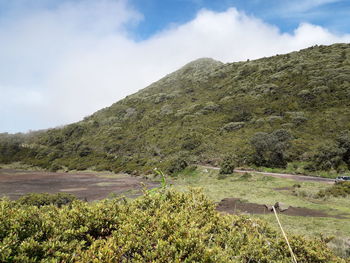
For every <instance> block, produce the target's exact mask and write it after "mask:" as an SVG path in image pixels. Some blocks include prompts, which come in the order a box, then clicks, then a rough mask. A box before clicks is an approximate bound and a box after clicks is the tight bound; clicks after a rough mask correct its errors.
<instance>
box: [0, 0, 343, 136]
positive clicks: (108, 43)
mask: <svg viewBox="0 0 350 263" xmlns="http://www.w3.org/2000/svg"><path fill="white" fill-rule="evenodd" d="M339 42H342V43H350V1H349V0H0V133H1V132H9V133H16V132H28V131H30V130H38V129H47V128H53V127H57V126H60V125H65V124H68V123H71V122H75V121H79V120H81V119H83V118H84V117H86V116H88V115H90V114H92V113H94V112H95V111H97V110H99V109H101V108H104V107H107V106H110V105H111V104H112V103H114V102H116V101H118V100H120V99H122V98H124V97H125V96H127V95H130V94H132V93H134V92H136V91H138V90H140V89H142V88H144V87H146V86H147V85H149V84H151V83H152V82H154V81H157V80H159V79H160V78H162V77H163V76H165V75H166V74H168V73H171V72H172V71H174V70H176V69H178V68H180V67H181V66H183V65H185V64H186V63H188V62H190V61H192V60H194V59H197V58H201V57H211V58H214V59H217V60H220V61H222V62H235V61H241V60H247V59H256V58H260V57H266V56H272V55H275V54H282V53H288V52H291V51H295V50H300V49H302V48H306V47H309V46H312V45H316V44H332V43H339Z"/></svg>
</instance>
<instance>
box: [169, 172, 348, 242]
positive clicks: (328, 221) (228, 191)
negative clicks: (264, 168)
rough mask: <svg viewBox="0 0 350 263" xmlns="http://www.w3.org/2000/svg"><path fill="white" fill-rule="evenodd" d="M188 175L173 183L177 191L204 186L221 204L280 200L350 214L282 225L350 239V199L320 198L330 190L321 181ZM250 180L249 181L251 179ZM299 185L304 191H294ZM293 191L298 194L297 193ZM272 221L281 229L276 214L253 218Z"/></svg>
mask: <svg viewBox="0 0 350 263" xmlns="http://www.w3.org/2000/svg"><path fill="white" fill-rule="evenodd" d="M185 173H186V174H185V175H183V174H179V175H178V177H177V179H176V180H175V181H174V182H173V183H174V187H175V188H176V189H179V190H182V191H185V190H186V189H188V187H201V188H203V189H204V192H205V194H207V195H208V196H209V197H210V198H211V199H212V200H214V201H216V202H219V201H220V200H222V199H223V198H227V197H236V198H241V199H242V200H244V201H248V202H252V203H259V204H270V205H273V204H275V203H276V202H277V201H279V202H282V203H286V204H288V205H290V206H293V207H305V208H310V209H316V210H322V211H324V212H326V213H328V214H330V215H339V214H349V216H348V219H337V218H319V217H299V216H287V215H281V221H282V224H283V225H284V226H285V228H286V230H287V231H289V232H292V233H296V234H304V235H306V236H320V234H323V235H326V236H337V237H339V238H350V227H349V224H348V222H349V220H350V199H349V198H334V197H330V198H325V199H317V198H314V195H316V193H317V192H318V191H319V190H322V189H326V188H327V187H329V186H330V185H329V184H325V183H319V182H300V181H295V180H292V179H285V178H275V177H271V176H264V175H258V174H252V177H250V178H249V176H243V175H242V174H237V173H235V174H232V175H229V176H227V177H226V178H224V179H219V175H218V171H217V170H213V169H208V168H203V167H199V168H198V169H197V170H196V171H193V172H192V173H191V174H188V172H186V171H185ZM247 177H248V178H247ZM295 184H299V185H300V186H301V187H300V188H293V185H295ZM282 187H290V188H291V190H283V191H277V190H275V189H276V188H282ZM293 189H294V190H295V193H293ZM252 216H253V217H258V218H263V219H266V220H267V221H268V222H270V224H271V226H273V227H276V228H277V227H278V226H277V223H276V220H275V219H274V216H273V215H272V214H268V215H252Z"/></svg>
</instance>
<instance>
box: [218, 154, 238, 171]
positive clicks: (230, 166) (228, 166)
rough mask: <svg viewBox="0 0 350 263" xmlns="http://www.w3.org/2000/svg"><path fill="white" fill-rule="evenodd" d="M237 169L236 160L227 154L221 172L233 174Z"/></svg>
mask: <svg viewBox="0 0 350 263" xmlns="http://www.w3.org/2000/svg"><path fill="white" fill-rule="evenodd" d="M234 170H235V160H234V157H233V156H226V157H225V158H224V160H223V161H222V162H221V167H220V171H219V174H232V173H233V172H234Z"/></svg>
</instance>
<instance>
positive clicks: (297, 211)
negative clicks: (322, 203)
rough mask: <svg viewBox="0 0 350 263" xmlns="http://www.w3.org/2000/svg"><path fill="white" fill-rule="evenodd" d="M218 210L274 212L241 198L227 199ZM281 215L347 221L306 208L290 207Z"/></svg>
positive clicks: (218, 206)
mask: <svg viewBox="0 0 350 263" xmlns="http://www.w3.org/2000/svg"><path fill="white" fill-rule="evenodd" d="M217 210H218V211H220V212H225V213H228V214H242V213H243V214H244V213H245V214H270V213H273V211H271V210H269V209H268V208H267V207H266V206H265V205H261V204H256V203H247V202H243V201H241V200H240V199H239V198H225V199H223V200H221V201H220V202H219V203H218V204H217ZM279 213H281V214H284V215H290V216H309V217H333V218H339V219H346V218H347V217H344V215H329V214H327V213H325V212H324V211H320V210H314V209H309V208H304V207H292V206H290V207H289V208H288V209H287V210H285V211H280V212H279Z"/></svg>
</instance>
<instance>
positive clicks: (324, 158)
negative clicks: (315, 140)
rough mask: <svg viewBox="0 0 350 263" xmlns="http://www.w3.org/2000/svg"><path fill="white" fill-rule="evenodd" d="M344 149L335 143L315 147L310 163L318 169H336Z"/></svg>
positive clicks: (340, 161)
mask: <svg viewBox="0 0 350 263" xmlns="http://www.w3.org/2000/svg"><path fill="white" fill-rule="evenodd" d="M344 152H345V150H344V149H341V148H339V147H338V146H337V145H335V144H326V145H322V146H320V147H318V148H317V150H316V153H315V155H314V156H313V159H312V163H313V165H314V166H315V168H316V169H318V170H326V171H327V170H330V169H337V168H338V167H339V166H340V165H341V164H342V162H343V154H344Z"/></svg>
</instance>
